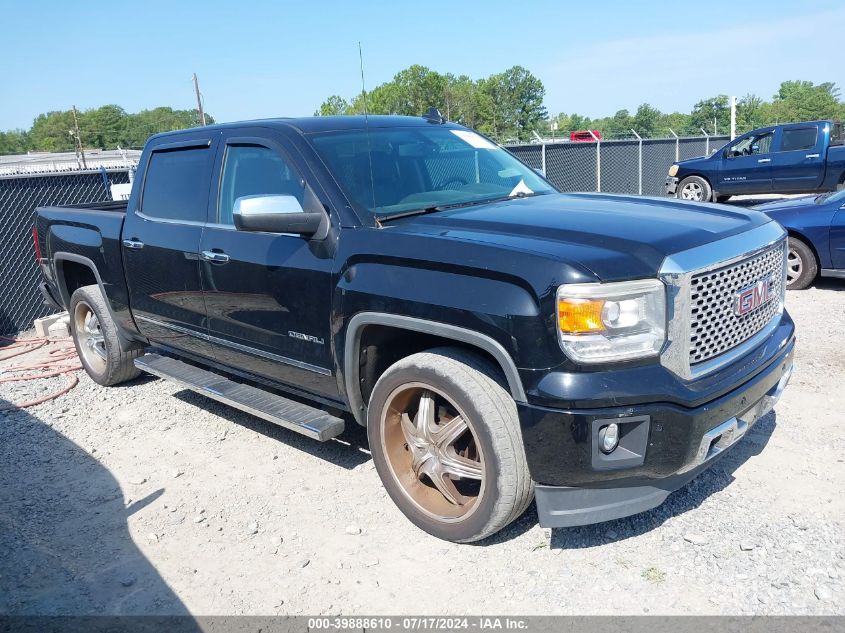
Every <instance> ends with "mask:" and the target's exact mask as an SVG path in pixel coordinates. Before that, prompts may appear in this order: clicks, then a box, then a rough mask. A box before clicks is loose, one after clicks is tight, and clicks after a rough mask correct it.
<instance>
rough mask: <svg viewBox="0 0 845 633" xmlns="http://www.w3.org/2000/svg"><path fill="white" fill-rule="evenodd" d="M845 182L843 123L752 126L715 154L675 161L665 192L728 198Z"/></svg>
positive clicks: (816, 188)
mask: <svg viewBox="0 0 845 633" xmlns="http://www.w3.org/2000/svg"><path fill="white" fill-rule="evenodd" d="M843 186H845V137H843V130H842V124H841V123H840V122H838V121H807V122H805V123H789V124H787V125H774V126H770V127H764V128H760V129H758V130H752V131H751V132H748V133H746V134H743V135H742V136H739V137H737V138H735V139H734V140H733V141H731V142H730V143H728V144H727V145H725V146H724V147H723V148H721V149H720V150H718V151H716V152H714V153H713V154H711V155H710V156H702V157H699V158H691V159H689V160H682V161H679V162H677V163H674V164H673V165H672V166H671V167H670V168H669V176H668V178H667V179H666V194H667V195H674V196H675V197H676V198H681V199H682V200H696V201H699V202H708V201H713V202H725V201H726V200H727V199H728V198H730V197H731V196H734V195H747V194H760V193H823V192H827V191H835V190H836V189H839V188H842V187H843Z"/></svg>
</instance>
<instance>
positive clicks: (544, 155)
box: [540, 143, 546, 177]
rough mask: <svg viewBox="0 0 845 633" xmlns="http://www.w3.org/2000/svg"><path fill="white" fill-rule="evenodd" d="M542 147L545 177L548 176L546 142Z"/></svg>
mask: <svg viewBox="0 0 845 633" xmlns="http://www.w3.org/2000/svg"><path fill="white" fill-rule="evenodd" d="M540 147H541V151H542V154H541V157H542V159H543V177H545V176H546V144H545V143H543V144H542V145H541V146H540Z"/></svg>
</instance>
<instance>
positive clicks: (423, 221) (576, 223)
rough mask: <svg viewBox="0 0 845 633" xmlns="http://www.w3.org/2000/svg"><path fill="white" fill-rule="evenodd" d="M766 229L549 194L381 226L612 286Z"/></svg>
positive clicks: (660, 207) (758, 218) (611, 198)
mask: <svg viewBox="0 0 845 633" xmlns="http://www.w3.org/2000/svg"><path fill="white" fill-rule="evenodd" d="M770 221H771V220H770V219H769V218H768V217H766V216H765V215H763V214H762V213H758V212H757V211H754V210H750V209H737V208H731V207H727V206H723V205H711V204H700V203H699V204H697V203H692V202H686V201H680V200H674V199H668V198H648V197H640V196H621V195H608V194H548V195H543V196H534V197H529V198H521V199H520V198H515V199H511V200H506V201H502V202H496V203H491V204H487V205H482V206H475V207H466V208H463V209H452V210H448V211H441V212H437V213H431V214H426V215H417V216H410V217H406V218H400V219H396V220H392V221H387V222H385V225H384V226H385V228H386V229H388V230H398V231H402V232H412V233H416V234H425V235H428V236H431V237H437V238H439V239H451V240H456V241H468V242H475V243H483V244H487V245H491V246H496V247H499V248H502V249H504V250H519V251H524V252H531V253H535V254H540V255H544V256H546V257H549V258H551V259H554V260H556V261H561V262H565V263H568V264H573V265H576V266H580V267H583V268H586V269H587V270H589V271H591V272H592V273H593V274H595V275H596V276H597V277H598V278H599V279H601V280H603V281H613V280H620V279H634V278H642V277H654V276H655V275H656V274H657V272H658V270H659V269H660V265H661V264H662V262H663V260H664V259H665V258H666V256H668V255H672V254H674V253H679V252H681V251H685V250H688V249H690V248H695V247H697V246H701V245H703V244H707V243H710V242H714V241H716V240H719V239H721V238H725V237H729V236H731V235H735V234H737V233H742V232H744V231H748V230H751V229H752V228H754V227H757V226H760V225H762V224H765V223H767V222H770Z"/></svg>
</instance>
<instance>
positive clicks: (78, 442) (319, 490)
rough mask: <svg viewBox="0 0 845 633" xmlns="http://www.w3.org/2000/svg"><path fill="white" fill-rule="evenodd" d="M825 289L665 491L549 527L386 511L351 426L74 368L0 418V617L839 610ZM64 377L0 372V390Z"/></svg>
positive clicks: (843, 472)
mask: <svg viewBox="0 0 845 633" xmlns="http://www.w3.org/2000/svg"><path fill="white" fill-rule="evenodd" d="M843 290H845V284H843V283H841V282H836V283H833V282H823V283H820V284H819V285H818V286H817V287H816V288H813V289H810V290H808V291H805V292H799V293H790V294H789V296H788V299H787V302H788V307H789V310H790V312H791V313H792V314H793V316H794V318H795V319H796V321H797V323H798V327H799V345H798V351H797V357H796V370H795V374H794V377H793V379H792V383H791V385H790V387H789V388H788V389H787V390H786V393H785V395H784V397H783V399H782V400H781V402H780V403H779V404H778V406H777V408H776V411H775V412H773V413H771V414H769V415H768V416H766V417H765V418H764V419H763V420H761V421H760V422H759V423H758V424H757V426H756V427H755V428H754V429H753V431H751V432H750V433H749V435H748V436H747V437H746V438H744V439H743V440H742V442H741V444H740V445H738V446H737V447H736V448H735V449H734V450H733V451H732V452H731V453H730V454H729V455H728V456H727V457H726V459H724V460H723V461H721V462H719V463H718V464H717V465H716V466H714V467H713V468H712V469H711V470H709V471H708V472H706V473H704V474H702V475H701V476H699V477H698V478H697V479H696V480H695V481H694V482H692V483H691V484H690V485H689V486H687V487H686V488H685V489H683V490H681V491H679V492H677V493H675V494H673V495H672V496H671V497H670V498H669V499H668V500H667V502H666V503H665V504H664V505H663V506H661V507H659V508H657V509H655V510H653V511H650V512H647V513H644V514H641V515H638V516H635V517H632V518H629V519H625V520H619V521H613V522H609V523H605V524H602V525H598V526H592V527H585V528H577V529H561V530H553V531H548V530H543V529H541V528H539V527H538V526H537V522H536V514H535V512H534V510H533V508H532V509H530V510H529V511H528V512H527V513H526V514H525V515H524V516H523V517H522V518H521V519H520V520H518V521H517V522H516V523H515V524H513V525H512V526H511V527H510V528H508V529H507V530H506V531H504V532H503V533H501V534H499V535H497V536H496V537H494V538H493V539H491V540H489V541H487V542H485V543H483V544H481V545H474V546H469V545H452V544H448V543H444V542H442V541H438V540H436V539H434V538H432V537H430V536H428V535H427V534H425V533H423V532H421V531H419V530H418V529H416V528H415V527H413V526H412V525H411V524H410V523H409V522H408V521H406V520H405V519H404V517H403V516H402V515H401V514H400V513H399V511H398V510H397V509H396V508H395V507H394V506H393V505H392V503H391V502H390V500H389V499H388V497H387V495H386V494H385V492H384V491H383V490H382V487H381V485H380V482H379V480H378V477H377V475H376V472H375V470H374V468H373V464H372V460H371V459H370V456H369V453H368V451H367V448H366V438H365V436H364V434H363V432H361V431H360V430H358V429H357V428H353V429H352V430H350V431H347V433H346V434H344V435H343V436H342V438H340V439H339V440H336V441H332V442H329V443H326V444H320V443H317V442H314V441H312V440H309V439H306V438H303V437H300V436H298V435H297V434H295V433H292V432H289V431H286V430H284V429H280V428H277V427H274V426H272V425H271V424H268V423H265V422H263V421H262V420H259V419H257V418H253V417H250V416H248V415H246V414H243V413H241V412H239V411H236V410H234V409H231V408H228V407H225V406H223V405H220V404H217V403H215V402H213V401H211V400H207V399H205V398H203V397H201V396H198V395H195V394H193V393H191V392H188V391H184V390H182V389H180V388H179V387H178V386H174V385H173V384H169V383H167V382H165V381H162V380H156V379H153V378H150V377H146V378H141V379H138V380H136V381H134V382H133V383H130V384H128V385H125V386H121V387H113V388H108V389H107V388H101V387H99V386H97V385H95V384H94V383H93V382H91V381H90V380H89V379H88V378H87V376H85V375H84V374H83V373H82V372H79V374H80V383H79V385H78V386H77V387H76V388H75V389H73V390H72V391H71V392H70V393H69V394H68V395H66V396H63V397H61V398H59V399H58V400H55V401H52V402H50V403H47V404H43V405H39V406H37V407H33V408H31V409H29V410H27V411H25V412H13V413H5V414H0V613H10V612H11V613H25V614H26V613H38V614H51V613H76V614H79V613H150V612H154V613H186V612H188V613H192V614H205V615H209V614H267V615H269V614H339V613H343V614H401V613H443V612H447V613H450V614H463V613H473V614H477V613H491V614H505V613H521V614H552V613H554V614H642V613H652V614H781V613H792V614H834V613H839V614H843V613H845V607H843V604H845V600H843V599H845V589H843V586H845V529H844V528H845V526H843V522H845V500H844V499H843V495H842V490H843V485H845V459H843V456H845V431H843V424H842V423H843V415H842V404H843V397H842V392H841V391H840V390H841V389H842V385H843V384H845V360H844V358H845V357H843V355H842V353H841V345H842V339H841V337H842V335H843V332H845V292H843ZM6 364H8V363H6ZM65 380H66V378H63V377H60V378H55V379H48V380H44V381H39V382H29V383H5V384H1V383H0V404H2V399H5V400H9V401H18V402H20V401H23V400H26V399H29V398H30V397H33V396H36V395H38V394H42V393H47V392H48V391H52V390H54V389H55V388H57V387H58V386H60V385H62V384H64V381H65ZM584 588H588V589H589V590H587V591H584V590H583V589H584ZM596 590H598V591H596Z"/></svg>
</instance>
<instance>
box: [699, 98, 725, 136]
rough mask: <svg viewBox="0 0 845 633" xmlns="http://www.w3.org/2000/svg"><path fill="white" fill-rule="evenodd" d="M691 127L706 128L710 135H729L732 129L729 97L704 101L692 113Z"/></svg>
mask: <svg viewBox="0 0 845 633" xmlns="http://www.w3.org/2000/svg"><path fill="white" fill-rule="evenodd" d="M690 126H691V127H692V128H694V129H695V130H698V129H699V128H704V129H705V130H707V132H708V133H709V134H727V133H728V132H729V131H730V127H731V106H730V99H729V98H728V96H727V95H719V96H717V97H711V98H710V99H704V100H703V101H699V102H698V103H696V104H695V106H694V107H693V109H692V112H691V113H690Z"/></svg>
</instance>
